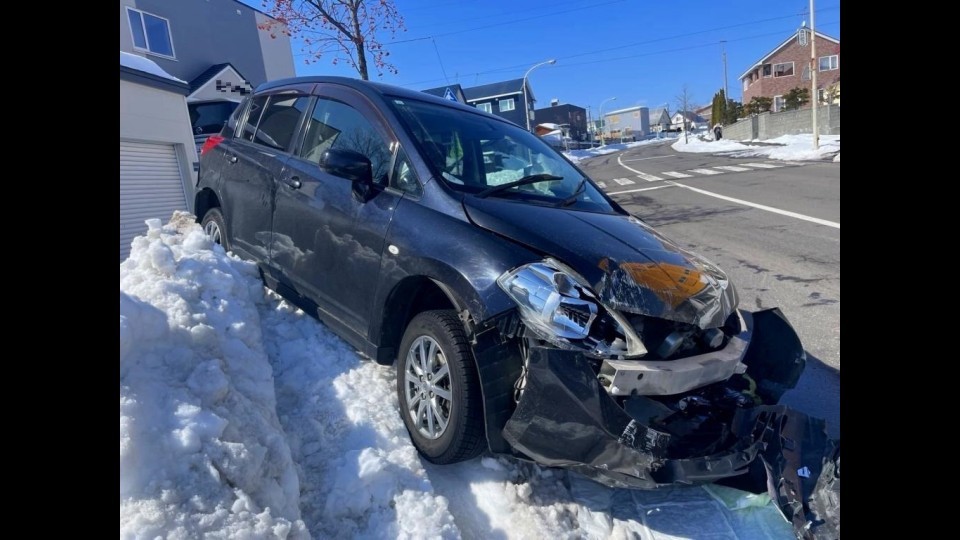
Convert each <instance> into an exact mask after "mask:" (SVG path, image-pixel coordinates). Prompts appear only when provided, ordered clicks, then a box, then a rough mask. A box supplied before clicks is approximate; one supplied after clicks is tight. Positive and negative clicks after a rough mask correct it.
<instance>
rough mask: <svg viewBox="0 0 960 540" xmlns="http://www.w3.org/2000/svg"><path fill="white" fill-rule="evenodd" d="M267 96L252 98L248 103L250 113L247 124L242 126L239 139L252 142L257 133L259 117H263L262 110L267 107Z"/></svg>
mask: <svg viewBox="0 0 960 540" xmlns="http://www.w3.org/2000/svg"><path fill="white" fill-rule="evenodd" d="M267 99H269V97H268V96H260V97H256V98H253V101H252V102H251V103H250V113H249V114H248V115H247V123H246V124H244V125H243V133H242V134H241V135H240V137H241V138H242V139H244V140H247V141H251V142H252V141H253V136H254V135H256V133H257V124H258V123H259V122H260V116H261V115H263V109H264V107H266V106H267Z"/></svg>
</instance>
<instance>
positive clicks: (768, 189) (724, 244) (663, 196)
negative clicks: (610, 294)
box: [580, 141, 840, 436]
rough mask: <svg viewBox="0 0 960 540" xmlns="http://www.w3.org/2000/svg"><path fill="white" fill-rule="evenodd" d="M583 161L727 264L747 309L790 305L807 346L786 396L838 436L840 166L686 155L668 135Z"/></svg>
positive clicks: (646, 213) (664, 225) (684, 239)
mask: <svg viewBox="0 0 960 540" xmlns="http://www.w3.org/2000/svg"><path fill="white" fill-rule="evenodd" d="M670 142H672V141H670ZM580 167H581V168H582V169H584V170H585V171H586V172H587V173H588V174H589V175H590V177H591V178H593V179H594V180H596V181H598V182H602V183H603V184H604V185H603V186H602V187H603V188H604V189H605V190H606V192H607V193H608V194H610V195H611V196H612V197H613V198H614V199H615V200H616V201H617V202H619V203H620V204H621V205H623V206H624V207H625V208H627V209H628V210H629V211H630V212H631V213H633V214H634V215H636V216H638V217H640V218H642V219H644V220H645V221H646V222H647V223H649V224H651V225H653V226H654V227H656V228H657V229H658V230H659V231H660V232H662V233H664V234H666V235H667V236H668V237H670V238H672V239H673V240H675V241H677V242H678V243H680V244H681V245H683V246H686V247H688V248H689V249H691V250H693V251H695V252H697V253H699V254H701V255H703V256H705V257H706V258H707V259H710V260H711V261H713V262H714V263H716V264H717V265H719V266H720V267H721V268H723V269H724V270H725V271H726V272H727V274H728V275H729V277H730V278H731V280H732V281H733V282H734V284H735V285H736V287H737V291H738V292H739V294H740V306H741V307H742V308H745V309H750V310H757V309H764V308H769V307H779V308H780V309H781V310H782V311H783V313H784V314H785V315H786V316H787V319H789V320H790V322H791V323H792V324H793V326H794V328H795V329H796V330H797V333H798V334H799V335H800V338H801V340H802V341H803V344H804V347H805V348H806V350H807V353H808V362H807V370H806V372H805V373H804V376H803V378H802V379H801V381H800V383H799V384H798V386H797V388H796V389H794V390H793V391H791V392H789V393H788V394H787V395H785V396H784V399H783V402H784V403H786V404H788V405H791V406H794V407H796V408H798V409H800V410H803V411H805V412H808V413H810V414H812V415H815V416H819V417H822V418H825V419H827V421H828V426H829V428H828V429H829V431H830V433H831V435H833V436H838V435H839V428H840V414H839V410H840V164H839V163H833V162H783V161H771V160H765V159H762V158H750V159H743V158H729V157H723V156H715V155H710V154H686V153H678V152H676V151H674V150H673V149H672V148H670V145H669V143H664V144H656V145H650V146H641V147H637V148H633V149H629V150H626V151H623V152H618V153H615V154H607V155H605V156H599V157H596V158H590V159H586V160H583V161H581V162H580ZM718 167H721V168H718ZM725 167H727V168H725ZM628 182H629V183H628Z"/></svg>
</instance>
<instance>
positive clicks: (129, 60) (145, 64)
mask: <svg viewBox="0 0 960 540" xmlns="http://www.w3.org/2000/svg"><path fill="white" fill-rule="evenodd" d="M120 65H121V66H124V67H128V68H131V69H136V70H138V71H143V72H144V73H149V74H151V75H156V76H157V77H163V78H164V79H170V80H171V81H174V82H179V83H184V84H186V82H185V81H182V80H180V79H178V78H176V77H174V76H173V75H171V74H169V73H167V72H166V71H164V70H163V68H162V67H160V66H158V65H157V63H156V62H154V61H153V60H150V59H149V58H144V57H142V56H138V55H136V54H130V53H125V52H123V51H120Z"/></svg>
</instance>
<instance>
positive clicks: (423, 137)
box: [390, 98, 614, 213]
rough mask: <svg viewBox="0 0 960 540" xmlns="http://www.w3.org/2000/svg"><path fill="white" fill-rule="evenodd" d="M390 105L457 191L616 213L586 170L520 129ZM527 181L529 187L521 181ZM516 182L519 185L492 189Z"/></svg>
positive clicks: (407, 104) (422, 106) (452, 112)
mask: <svg viewBox="0 0 960 540" xmlns="http://www.w3.org/2000/svg"><path fill="white" fill-rule="evenodd" d="M390 102H391V105H392V106H393V108H394V110H395V111H396V112H397V115H398V116H399V117H400V119H401V121H402V122H403V123H404V124H405V126H406V128H407V129H408V131H409V133H410V134H411V135H412V136H413V138H414V139H416V141H417V143H419V145H420V147H421V149H422V150H423V153H424V155H425V159H426V160H427V161H429V162H430V164H431V165H433V166H434V168H435V170H436V171H438V172H439V173H440V177H441V178H442V179H443V182H444V183H445V184H446V185H447V186H449V187H450V188H451V189H453V190H455V191H460V192H464V193H469V194H473V195H475V196H479V197H486V196H491V197H505V198H510V199H514V200H518V201H524V202H529V203H533V204H545V205H548V206H566V207H571V208H575V209H578V210H588V211H593V212H611V213H612V212H614V210H613V208H612V207H611V206H610V204H609V203H608V202H607V201H606V199H604V197H603V196H602V195H601V194H600V191H599V189H598V188H597V187H596V186H594V185H593V184H592V183H591V182H590V181H589V180H587V181H584V180H586V179H585V178H584V176H583V174H582V173H581V172H580V171H578V170H577V169H576V168H575V167H573V166H571V165H570V163H568V162H567V161H566V160H564V159H563V158H562V157H561V156H560V154H559V153H557V152H556V151H555V150H554V149H552V148H550V146H548V145H547V144H546V143H545V142H543V141H542V140H541V139H540V138H539V137H537V136H535V135H533V134H531V133H529V132H527V131H524V130H522V129H520V128H519V127H517V126H514V125H512V124H508V123H506V122H502V121H499V120H497V119H494V118H488V117H485V116H484V115H481V114H479V113H478V114H472V113H468V112H464V111H460V110H457V109H454V108H452V107H445V106H442V105H434V104H432V103H427V102H423V101H417V100H411V99H399V98H393V99H391V101H390ZM558 177H559V178H558ZM521 179H523V180H524V182H517V181H518V180H521ZM511 182H514V183H517V184H518V185H515V186H511V187H505V189H501V190H496V189H491V188H495V187H496V186H503V185H504V184H509V183H511Z"/></svg>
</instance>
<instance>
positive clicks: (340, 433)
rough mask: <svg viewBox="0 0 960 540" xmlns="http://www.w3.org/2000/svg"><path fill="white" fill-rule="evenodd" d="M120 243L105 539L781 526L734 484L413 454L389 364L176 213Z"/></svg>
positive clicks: (762, 534) (763, 530)
mask: <svg viewBox="0 0 960 540" xmlns="http://www.w3.org/2000/svg"><path fill="white" fill-rule="evenodd" d="M132 247H133V249H132V252H131V256H130V259H128V260H127V261H125V262H124V263H123V264H121V266H120V537H121V538H155V537H168V538H196V537H204V536H207V537H211V538H264V537H267V538H271V537H275V538H284V537H286V538H306V537H309V536H310V535H311V533H312V535H314V536H316V537H318V538H356V537H360V538H459V537H461V536H463V537H466V538H503V539H527V538H531V539H532V538H558V539H567V538H569V539H574V538H631V537H640V538H661V537H662V538H699V537H707V536H709V537H711V538H714V537H717V538H720V537H723V538H792V537H793V533H792V528H791V526H790V525H789V524H788V523H787V522H786V521H785V520H784V519H783V517H782V516H781V515H780V513H779V511H778V510H777V508H776V507H775V506H773V505H772V504H769V503H767V502H766V501H764V500H760V499H756V500H754V499H749V497H751V496H750V495H747V494H744V493H743V492H735V491H731V492H728V493H726V494H724V495H723V497H722V499H723V500H719V499H718V498H715V497H711V495H710V494H709V493H708V492H707V491H705V490H704V489H703V488H686V489H681V488H671V489H666V490H655V491H635V490H615V489H609V488H605V487H603V486H601V485H599V484H596V483H594V482H592V481H590V480H586V479H584V478H583V477H580V476H578V475H576V474H573V473H568V472H567V471H564V470H560V469H550V468H545V467H540V466H538V465H535V464H531V463H526V462H521V461H516V460H512V459H508V458H504V457H497V458H494V457H490V456H483V457H480V458H477V459H474V460H471V461H469V462H465V463H458V464H456V465H448V466H436V465H432V464H429V463H426V462H424V461H422V460H421V459H420V457H419V456H418V454H417V452H416V450H415V449H414V447H413V445H412V443H411V442H410V438H409V435H408V434H407V432H406V429H405V428H404V425H403V422H402V420H401V418H400V416H399V415H398V413H397V398H396V379H395V376H394V368H393V367H387V366H380V365H378V364H376V363H374V362H371V361H369V360H363V359H361V358H360V356H359V355H358V354H357V353H356V352H355V351H354V350H353V349H352V348H351V347H350V346H349V345H347V344H346V343H345V342H343V341H342V340H340V339H339V338H337V337H336V336H335V335H333V334H332V333H331V332H330V331H329V330H327V329H326V328H325V327H324V326H323V325H322V324H319V323H318V322H317V321H316V320H315V319H313V318H312V317H310V316H308V315H307V314H305V313H304V312H303V311H301V310H299V309H296V308H295V307H293V306H292V305H290V304H288V303H287V302H286V301H283V300H281V299H279V298H278V297H277V296H276V295H275V294H273V293H271V292H267V293H266V294H265V293H264V289H263V286H262V283H261V281H260V279H259V278H258V275H257V271H256V267H255V266H254V265H252V264H250V263H247V262H242V261H240V260H238V259H236V258H234V257H231V256H228V255H226V254H225V253H224V252H223V250H222V248H220V247H219V246H216V245H213V244H211V242H210V241H209V239H208V238H207V237H206V236H204V235H203V234H202V232H201V231H200V229H199V227H198V226H197V225H196V224H195V223H193V217H192V216H189V215H187V214H182V213H178V214H175V215H174V218H173V219H172V220H171V224H169V225H167V226H164V227H160V224H159V221H158V220H153V221H152V222H151V223H150V224H149V230H148V232H147V235H146V236H144V237H139V238H136V239H135V240H134V241H133V244H132ZM744 497H747V498H744ZM730 501H732V502H730ZM745 501H746V502H745ZM734 508H737V509H734Z"/></svg>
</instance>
